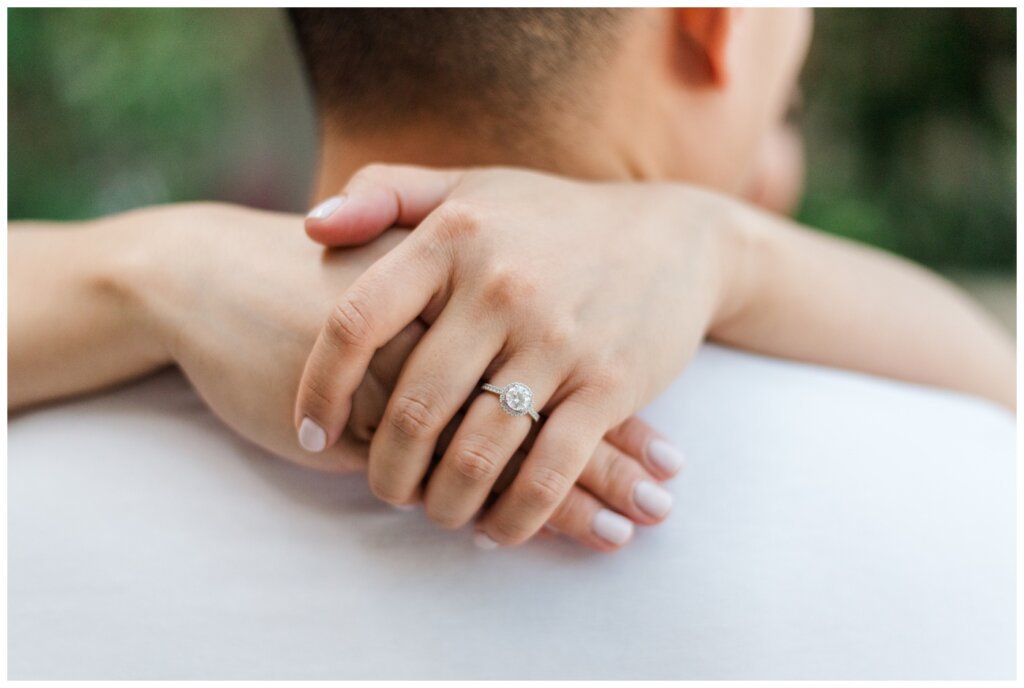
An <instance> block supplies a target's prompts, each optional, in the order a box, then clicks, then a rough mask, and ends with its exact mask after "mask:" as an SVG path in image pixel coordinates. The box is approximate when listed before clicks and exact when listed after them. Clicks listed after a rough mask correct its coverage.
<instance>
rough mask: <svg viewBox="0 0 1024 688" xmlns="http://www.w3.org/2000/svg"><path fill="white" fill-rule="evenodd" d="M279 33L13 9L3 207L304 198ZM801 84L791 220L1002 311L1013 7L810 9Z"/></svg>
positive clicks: (300, 122)
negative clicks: (939, 276)
mask: <svg viewBox="0 0 1024 688" xmlns="http://www.w3.org/2000/svg"><path fill="white" fill-rule="evenodd" d="M290 41H291V37H290V35H289V31H288V27H287V23H286V20H285V17H284V14H283V11H279V10H225V9H217V10H214V9H209V10H208V9H143V10H125V9H88V10H85V9H81V10H80V9H11V10H8V51H9V53H8V122H9V129H8V132H9V137H8V141H9V149H8V156H9V157H8V175H9V176H8V179H9V182H8V202H9V207H8V217H9V218H11V219H17V218H53V219H73V218H86V217H94V216H96V215H101V214H105V213H110V212H114V211H118V210H122V209H126V208H131V207H135V206H139V205H146V204H152V203H161V202H167V201H177V200H186V199H211V198H212V199H222V200H227V201H233V202H239V203H246V204H249V205H254V206H258V207H263V208H273V209H283V210H293V211H301V210H303V209H304V208H305V206H306V201H307V185H308V184H309V182H310V178H311V170H312V167H313V164H312V163H313V159H314V155H315V148H314V145H315V138H314V129H313V115H312V112H311V107H310V102H309V97H308V93H307V91H306V86H305V83H304V81H303V77H302V74H301V71H300V68H299V64H298V61H297V56H296V54H295V52H294V50H293V48H292V45H291V42H290ZM803 86H804V105H803V113H802V122H803V125H804V131H805V135H806V145H807V160H808V174H807V194H806V197H805V200H804V203H803V206H802V208H801V210H800V212H799V217H800V219H802V220H803V221H805V222H807V223H808V224H811V225H813V226H815V227H819V228H821V229H824V230H826V231H829V232H835V233H837V234H842V235H845V236H850V237H854V238H857V239H860V240H863V241H867V242H870V243H873V244H876V245H879V246H882V247H885V248H887V249H890V250H893V251H896V252H898V253H901V254H903V255H906V256H909V257H910V258H913V259H915V260H918V261H920V262H923V263H925V264H927V265H930V266H932V267H935V268H937V269H940V270H942V271H945V272H946V273H947V274H951V275H952V276H954V277H955V278H956V279H960V280H965V281H967V282H968V283H970V284H975V285H976V284H982V285H986V284H987V285H995V286H993V287H992V288H993V289H995V291H1000V290H1001V291H1002V292H1005V293H1004V294H1003V296H1001V297H998V298H1002V299H1003V300H1004V301H1006V300H1007V299H1009V302H1008V303H1004V304H1003V305H1002V306H998V307H997V308H1012V278H1013V275H1014V273H1015V265H1016V203H1015V194H1016V177H1015V170H1016V124H1015V123H1016V10H1014V9H1012V8H1011V9H915V10H888V9H851V10H833V9H828V10H818V11H817V12H816V15H815V35H814V41H813V44H812V48H811V53H810V56H809V60H808V63H807V66H806V69H805V71H804V75H803ZM983 290H984V289H983ZM1007 290H1008V291H1007ZM1004 319H1006V317H1005V315H1004ZM1011 320H1012V319H1011Z"/></svg>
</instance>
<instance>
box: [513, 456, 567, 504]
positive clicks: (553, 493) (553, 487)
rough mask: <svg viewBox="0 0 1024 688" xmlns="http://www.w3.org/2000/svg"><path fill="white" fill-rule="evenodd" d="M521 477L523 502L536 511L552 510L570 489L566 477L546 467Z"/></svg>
mask: <svg viewBox="0 0 1024 688" xmlns="http://www.w3.org/2000/svg"><path fill="white" fill-rule="evenodd" d="M523 477H524V483H523V491H522V499H523V502H524V503H526V504H527V505H528V506H530V507H533V508H537V509H543V510H549V509H554V508H555V507H556V506H558V504H559V503H560V502H561V501H562V499H564V498H565V495H566V494H567V493H568V492H569V488H570V487H572V481H571V480H569V478H568V477H566V476H565V475H563V474H562V473H560V472H559V471H557V470H555V469H554V468H549V467H546V466H542V467H539V468H535V469H534V470H532V471H530V473H529V474H528V475H526V476H523Z"/></svg>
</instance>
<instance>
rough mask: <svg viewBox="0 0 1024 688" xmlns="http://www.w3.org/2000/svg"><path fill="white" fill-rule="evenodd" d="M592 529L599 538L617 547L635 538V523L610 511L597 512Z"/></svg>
mask: <svg viewBox="0 0 1024 688" xmlns="http://www.w3.org/2000/svg"><path fill="white" fill-rule="evenodd" d="M591 527H592V528H593V529H594V533H595V534H596V535H597V536H598V537H599V538H601V539H603V540H607V541H608V542H611V543H613V544H616V545H622V544H625V543H626V542H628V541H629V538H631V537H633V522H632V521H630V520H629V519H628V518H626V517H625V516H620V515H619V514H617V513H615V512H614V511H610V510H608V509H601V510H600V511H598V512H597V515H596V516H594V522H593V523H592V524H591Z"/></svg>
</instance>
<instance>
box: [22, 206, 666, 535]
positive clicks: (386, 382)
mask: <svg viewBox="0 0 1024 688" xmlns="http://www.w3.org/2000/svg"><path fill="white" fill-rule="evenodd" d="M301 226H302V223H301V218H299V217H297V216H294V215H283V214H276V213H266V212H262V211H255V210H248V209H243V208H238V207H233V206H226V205H217V204H196V205H182V206H165V207H159V208H153V209H145V210H141V211H135V212H131V213H126V214H124V215H119V216H113V217H110V218H105V219H103V220H99V221H95V222H91V223H86V224H85V225H84V226H80V227H74V225H60V226H46V225H35V226H31V227H22V226H20V225H19V223H14V224H13V225H12V231H11V232H10V233H9V248H10V256H11V273H10V297H11V298H10V304H9V305H10V319H9V325H10V328H9V332H10V338H9V356H10V357H9V372H10V375H9V387H8V404H9V406H8V408H9V410H15V409H19V408H24V407H26V406H29V405H31V404H34V403H39V402H42V401H46V400H52V399H58V398H62V397H66V396H69V395H73V394H80V393H82V392H87V391H92V390H97V389H102V388H105V387H109V386H110V385H111V384H116V383H117V382H121V381H124V380H128V379H132V378H135V377H138V376H140V375H143V374H146V373H148V372H150V371H152V370H156V369H158V368H160V367H163V366H165V365H168V364H171V363H174V364H176V365H178V366H180V368H181V369H182V371H183V372H184V373H185V374H186V375H187V376H188V378H189V380H190V381H191V382H192V384H193V385H194V386H195V387H196V389H197V390H198V392H199V393H200V394H201V395H202V397H203V399H204V400H205V401H206V402H207V403H208V404H209V406H210V407H211V409H212V410H213V411H214V412H215V413H216V414H217V415H218V416H219V417H220V418H221V419H222V420H223V421H224V422H225V423H226V424H227V425H229V426H230V427H231V428H232V429H234V430H235V431H236V432H238V433H239V434H240V435H241V436H243V437H245V438H246V439H248V440H250V441H252V442H254V443H255V444H258V445H259V446H261V447H263V448H265V449H267V450H268V451H270V452H272V453H274V454H276V455H278V456H281V457H284V458H286V459H288V460H290V461H293V462H295V463H298V464H301V465H303V466H306V467H309V468H313V469H317V470H324V471H330V472H352V471H358V472H362V471H365V470H366V457H367V454H368V446H369V439H370V438H371V437H372V433H373V430H374V429H375V428H376V427H377V426H378V425H379V424H380V419H381V416H382V414H383V411H384V406H385V403H386V401H387V399H388V397H389V395H390V392H391V389H392V388H393V386H394V384H395V380H396V379H397V377H398V374H399V371H400V370H401V366H402V363H403V362H404V361H405V359H406V357H407V356H408V354H409V352H410V351H411V350H412V349H413V347H414V346H415V344H416V342H417V341H418V340H419V338H420V337H421V336H422V335H423V332H424V326H423V324H422V323H421V322H419V321H413V322H411V323H409V324H408V326H407V327H404V328H403V329H402V331H401V332H400V333H398V335H397V336H396V337H394V338H392V339H391V340H390V341H389V342H387V343H386V344H385V346H384V347H382V348H381V350H379V351H378V352H377V353H376V355H375V356H374V357H373V359H372V361H371V363H370V366H369V367H368V369H367V372H366V375H365V376H364V378H363V379H362V380H361V381H360V383H359V385H358V388H357V390H356V392H355V395H354V404H353V409H354V412H353V415H352V419H351V422H350V423H349V425H348V427H347V428H346V429H345V432H344V434H343V435H342V437H341V438H340V439H339V441H338V442H337V443H336V444H335V445H334V446H332V447H331V448H330V449H329V450H327V451H325V452H323V453H319V454H311V453H308V452H306V451H303V450H302V449H301V448H300V447H299V446H298V445H297V444H296V443H295V442H294V439H293V438H294V435H293V430H292V427H291V423H290V416H291V414H290V410H291V408H292V406H293V403H294V394H295V390H296V389H297V387H298V380H299V376H300V374H301V371H302V365H303V362H304V361H305V358H306V356H307V354H308V352H309V349H310V347H311V346H312V344H313V341H314V339H315V337H316V335H317V332H318V330H319V328H320V324H321V323H322V322H323V319H324V318H325V317H326V314H327V313H329V312H330V309H331V306H332V304H333V302H334V299H335V298H336V295H337V294H338V293H340V292H342V291H344V289H345V288H346V287H347V286H348V285H349V284H351V283H352V282H353V281H354V280H355V279H356V278H357V277H358V276H359V274H361V273H362V272H364V271H365V270H366V269H367V268H368V267H369V266H370V265H371V264H373V262H374V261H375V260H377V259H378V258H380V257H381V256H383V255H384V254H385V253H386V252H387V251H388V250H389V249H390V248H393V247H395V246H397V245H398V244H399V243H400V241H401V239H402V237H403V236H404V234H406V232H403V231H400V230H392V231H389V232H385V233H384V234H383V235H381V236H380V238H379V239H378V240H377V241H375V242H373V243H372V244H369V245H367V246H365V247H361V248H356V249H353V250H348V251H345V252H330V253H324V252H323V251H322V250H321V249H320V248H318V247H317V246H316V245H315V244H313V243H312V242H310V241H309V240H308V239H307V238H306V237H305V236H303V234H302V231H301ZM72 227H74V228H73V229H72ZM239 274H245V275H248V276H249V278H248V279H238V277H237V276H238V275H239ZM55 360H60V361H61V365H59V366H57V365H54V361H55ZM459 418H461V415H460V416H458V417H457V418H456V419H455V424H456V425H457V422H458V420H459ZM454 427H455V425H453V427H452V428H450V429H447V430H446V435H445V437H442V447H443V446H444V443H445V442H446V441H447V439H448V438H450V437H451V435H452V433H453V432H454ZM657 438H658V435H657V433H655V432H654V431H653V430H652V429H651V428H650V427H649V426H647V425H646V424H644V423H642V422H640V421H638V420H635V419H630V420H628V421H627V422H625V423H623V424H621V425H619V426H618V427H616V428H615V429H614V431H613V432H610V433H608V435H607V437H605V438H604V439H603V440H602V441H601V442H600V443H599V444H598V445H597V446H596V448H595V450H594V453H593V456H592V459H591V461H590V462H589V464H588V468H587V469H586V470H585V471H584V474H583V475H581V479H580V483H579V485H577V486H574V488H573V490H572V492H571V493H570V495H569V497H568V498H567V499H566V500H564V501H563V502H562V503H561V504H560V505H559V508H558V510H557V512H556V513H554V514H553V515H552V518H551V519H550V520H549V521H548V523H547V525H548V526H549V527H550V528H552V529H555V530H557V531H559V532H562V533H564V534H566V535H567V536H569V537H571V538H573V539H576V540H578V541H580V542H582V543H584V544H585V545H587V546H589V547H591V548H593V549H596V550H600V551H612V550H615V549H618V548H619V547H620V546H621V545H622V544H623V543H613V542H609V541H608V540H606V539H604V538H601V537H600V536H599V535H598V534H597V533H595V532H594V530H593V528H592V523H593V521H594V518H595V517H596V516H597V514H598V513H599V512H601V511H602V510H609V509H611V510H614V511H615V512H617V513H619V514H624V515H625V516H626V517H627V518H628V519H629V521H630V522H632V523H633V524H641V525H653V524H655V523H657V522H659V521H661V520H663V518H664V517H665V515H666V514H660V515H651V514H649V513H647V512H645V511H644V510H643V509H641V508H640V505H639V504H638V503H637V501H636V498H635V494H634V492H635V487H636V485H637V484H639V483H641V482H643V483H652V484H657V483H659V482H661V481H663V480H665V479H667V478H669V477H671V476H672V475H673V474H674V473H675V471H674V470H666V469H664V468H663V467H661V466H659V465H658V464H657V463H655V462H653V461H652V460H651V455H650V454H649V452H648V451H647V449H648V446H649V445H650V443H651V442H652V440H655V439H657ZM530 441H532V437H531V438H527V443H526V444H525V447H524V450H525V449H528V448H529V446H530ZM522 456H524V453H523V451H520V452H519V453H518V454H517V456H516V457H513V461H512V462H511V463H510V474H511V472H512V471H514V469H515V467H516V466H517V465H518V463H519V462H520V461H521V459H522ZM508 477H509V476H504V477H503V478H502V480H500V481H498V483H497V484H496V486H495V487H496V489H497V490H501V489H503V487H504V486H505V485H507V483H508Z"/></svg>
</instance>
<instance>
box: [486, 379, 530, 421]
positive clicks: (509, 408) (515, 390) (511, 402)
mask: <svg viewBox="0 0 1024 688" xmlns="http://www.w3.org/2000/svg"><path fill="white" fill-rule="evenodd" d="M481 387H482V389H484V390H485V391H487V392H492V393H494V394H497V395H498V404H499V405H500V406H501V410H502V411H504V412H505V413H507V414H508V415H510V416H529V417H530V418H532V419H533V420H534V421H535V422H536V421H539V420H540V415H538V414H537V412H536V411H535V410H534V408H533V390H531V389H530V388H529V387H527V386H526V385H524V384H523V383H522V382H512V383H509V384H507V385H505V386H504V387H498V386H497V385H492V384H490V383H488V382H485V383H484V384H483V385H481Z"/></svg>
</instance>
